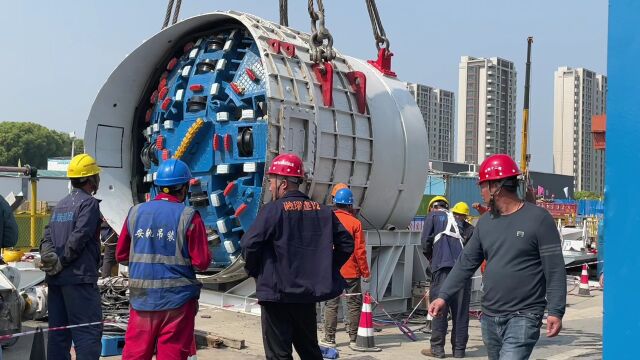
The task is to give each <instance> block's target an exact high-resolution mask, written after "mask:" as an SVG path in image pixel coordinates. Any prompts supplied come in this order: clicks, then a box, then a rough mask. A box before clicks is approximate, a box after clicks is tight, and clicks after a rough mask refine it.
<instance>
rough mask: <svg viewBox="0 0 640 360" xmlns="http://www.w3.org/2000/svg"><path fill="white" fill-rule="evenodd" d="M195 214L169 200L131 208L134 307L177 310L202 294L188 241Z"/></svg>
mask: <svg viewBox="0 0 640 360" xmlns="http://www.w3.org/2000/svg"><path fill="white" fill-rule="evenodd" d="M194 214H195V210H194V209H193V208H191V207H187V206H185V205H184V204H182V203H175V202H170V201H166V200H153V201H150V202H147V203H141V204H138V205H136V206H134V207H132V208H131V210H130V211H129V216H128V222H127V226H128V230H129V234H130V236H131V249H130V254H129V293H130V294H129V296H130V300H129V301H130V303H131V306H132V307H133V308H134V309H135V310H139V311H159V310H168V309H175V308H178V307H180V306H182V305H183V304H185V303H186V302H187V301H189V300H190V299H193V298H195V297H197V296H198V295H199V293H200V288H201V287H202V284H200V282H199V281H198V280H196V274H195V270H194V269H193V266H192V264H191V258H190V256H189V249H188V246H187V241H186V234H187V230H188V228H189V226H190V225H191V220H192V219H193V215H194Z"/></svg>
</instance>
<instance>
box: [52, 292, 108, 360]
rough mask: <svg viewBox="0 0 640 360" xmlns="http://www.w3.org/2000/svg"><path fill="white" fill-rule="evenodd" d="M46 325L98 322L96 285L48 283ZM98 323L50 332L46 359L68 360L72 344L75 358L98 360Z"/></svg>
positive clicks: (99, 335)
mask: <svg viewBox="0 0 640 360" xmlns="http://www.w3.org/2000/svg"><path fill="white" fill-rule="evenodd" d="M48 300H49V326H50V327H56V326H67V325H78V324H85V323H92V322H98V321H102V308H101V304H100V301H101V299H100V290H99V289H98V285H96V284H75V285H62V286H58V285H51V284H49V297H48ZM101 338H102V324H98V325H90V326H84V327H77V328H72V329H69V330H60V331H52V332H50V333H49V341H48V343H47V347H48V348H47V355H48V356H47V358H48V359H52V360H53V359H55V360H68V359H71V354H70V353H69V351H70V350H71V341H73V344H74V347H75V351H76V359H79V360H98V359H99V358H100V353H101V352H102V341H101Z"/></svg>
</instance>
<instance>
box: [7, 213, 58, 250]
mask: <svg viewBox="0 0 640 360" xmlns="http://www.w3.org/2000/svg"><path fill="white" fill-rule="evenodd" d="M15 216H16V222H17V223H18V243H17V244H16V246H15V247H16V248H24V249H27V248H31V214H30V213H29V212H18V213H16V214H15ZM34 216H35V219H36V222H35V230H36V231H35V233H36V246H39V245H40V241H41V239H42V238H43V237H44V228H45V226H47V225H48V224H49V221H50V219H51V214H49V213H37V214H35V215H34Z"/></svg>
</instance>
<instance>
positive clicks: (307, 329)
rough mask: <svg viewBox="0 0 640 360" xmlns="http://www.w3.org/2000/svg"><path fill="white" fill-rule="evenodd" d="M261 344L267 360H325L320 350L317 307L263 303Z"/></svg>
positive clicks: (261, 305)
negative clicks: (296, 358) (297, 359)
mask: <svg viewBox="0 0 640 360" xmlns="http://www.w3.org/2000/svg"><path fill="white" fill-rule="evenodd" d="M260 308H261V320H262V341H263V343H264V352H265V355H266V357H267V360H293V355H292V354H293V350H292V348H291V345H292V344H293V347H295V349H296V352H297V353H298V355H300V359H302V360H322V353H321V352H320V347H319V346H318V328H317V324H316V304H315V303H310V304H285V303H273V302H261V303H260Z"/></svg>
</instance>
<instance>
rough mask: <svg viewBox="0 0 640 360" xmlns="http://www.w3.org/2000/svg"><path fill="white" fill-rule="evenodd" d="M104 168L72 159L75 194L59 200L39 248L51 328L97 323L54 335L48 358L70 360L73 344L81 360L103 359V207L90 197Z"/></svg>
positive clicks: (82, 157) (86, 159)
mask: <svg viewBox="0 0 640 360" xmlns="http://www.w3.org/2000/svg"><path fill="white" fill-rule="evenodd" d="M100 171H101V169H100V167H99V166H98V165H97V163H96V160H95V159H94V158H93V157H91V156H90V155H87V154H79V155H76V156H74V157H73V159H71V162H70V163H69V168H68V169H67V177H68V178H69V180H70V181H71V186H72V187H73V189H72V191H71V193H69V195H67V196H65V197H64V198H63V199H62V200H60V201H59V202H58V204H57V205H56V207H55V209H54V210H53V214H52V215H51V221H50V222H49V225H48V226H47V228H46V229H45V233H44V238H43V240H42V243H41V245H40V257H41V262H40V269H41V270H43V271H45V272H46V274H47V275H46V278H45V281H46V283H47V285H48V290H49V291H48V298H47V300H48V305H49V312H48V314H49V326H50V327H58V326H68V325H77V324H89V323H97V324H94V325H89V326H84V327H80V328H75V329H72V330H69V329H68V330H61V331H53V332H51V333H50V334H49V340H48V341H47V348H48V350H47V354H48V358H49V359H69V358H70V356H71V355H70V353H69V352H70V350H71V343H72V342H73V346H74V348H75V352H76V357H77V358H78V359H94V360H97V359H98V358H100V352H101V346H102V343H101V337H102V325H101V324H100V322H101V321H102V308H101V298H100V291H99V290H98V286H97V281H98V267H99V265H100V235H99V232H100V222H101V215H100V203H99V202H98V200H97V199H96V198H94V197H93V196H92V195H93V194H95V193H96V192H97V191H98V187H99V184H100V175H99V174H100Z"/></svg>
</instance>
